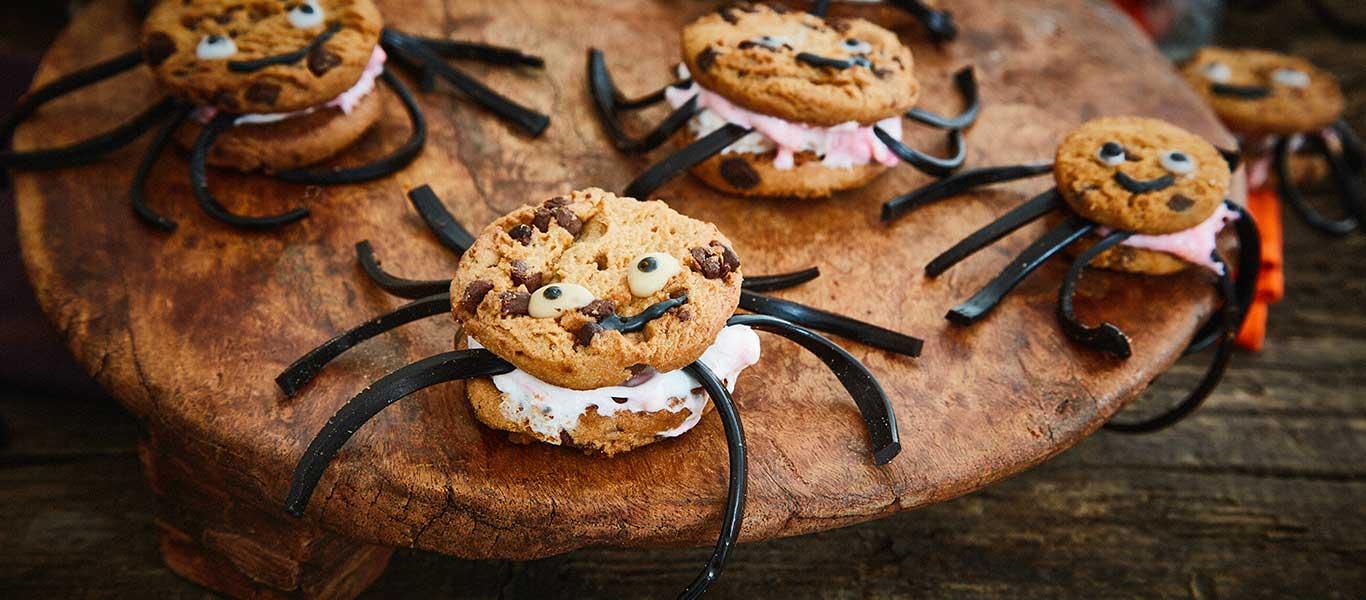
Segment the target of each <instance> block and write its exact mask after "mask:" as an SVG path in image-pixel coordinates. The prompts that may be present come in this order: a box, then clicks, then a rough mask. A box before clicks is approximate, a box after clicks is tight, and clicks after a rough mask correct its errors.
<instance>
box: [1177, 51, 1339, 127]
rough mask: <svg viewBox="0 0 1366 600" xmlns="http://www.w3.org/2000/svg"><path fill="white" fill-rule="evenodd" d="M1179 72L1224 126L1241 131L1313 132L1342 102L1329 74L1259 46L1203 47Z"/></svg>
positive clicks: (1334, 115) (1327, 122) (1336, 113)
mask: <svg viewBox="0 0 1366 600" xmlns="http://www.w3.org/2000/svg"><path fill="white" fill-rule="evenodd" d="M1182 74H1183V75H1184V76H1185V77H1186V80H1187V81H1189V82H1190V84H1191V85H1192V86H1193V87H1195V89H1196V90H1197V91H1199V92H1200V94H1201V95H1202V96H1204V98H1205V101H1206V102H1208V103H1209V105H1210V106H1211V107H1213V108H1214V111H1215V112H1216V113H1218V115H1219V118H1220V119H1221V120H1223V121H1224V123H1225V124H1226V125H1228V126H1229V128H1231V129H1233V130H1234V131H1236V132H1238V133H1243V134H1249V135H1261V134H1268V133H1270V134H1281V135H1288V134H1292V133H1299V132H1308V131H1316V130H1319V129H1322V128H1324V127H1327V126H1328V125H1331V124H1332V123H1333V122H1334V121H1336V120H1337V119H1338V118H1339V117H1341V116H1342V112H1343V110H1344V108H1345V106H1346V104H1345V103H1346V101H1345V99H1344V98H1343V95H1342V88H1341V86H1340V85H1338V81H1337V78H1335V77H1333V75H1332V74H1330V73H1328V72H1327V71H1324V70H1322V69H1319V68H1317V67H1315V66H1314V65H1313V64H1311V63H1310V62H1309V61H1307V60H1304V59H1301V58H1297V57H1294V56H1287V55H1285V54H1278V53H1275V52H1268V51H1265V50H1255V49H1227V48H1203V49H1201V50H1200V51H1199V52H1197V53H1196V54H1195V56H1194V57H1193V58H1191V60H1190V61H1189V62H1188V63H1186V65H1185V66H1184V67H1183V68H1182Z"/></svg>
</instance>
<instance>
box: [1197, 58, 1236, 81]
mask: <svg viewBox="0 0 1366 600" xmlns="http://www.w3.org/2000/svg"><path fill="white" fill-rule="evenodd" d="M1201 72H1203V73H1204V74H1205V79H1208V80H1210V81H1213V82H1214V83H1228V80H1230V79H1233V69H1230V68H1228V65H1226V64H1224V63H1221V62H1212V63H1209V64H1207V65H1205V68H1203V69H1201Z"/></svg>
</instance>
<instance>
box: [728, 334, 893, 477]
mask: <svg viewBox="0 0 1366 600" xmlns="http://www.w3.org/2000/svg"><path fill="white" fill-rule="evenodd" d="M726 324H727V325H747V326H749V327H753V328H755V329H758V330H760V331H767V332H769V333H775V334H778V335H781V336H783V337H785V338H787V339H789V340H791V341H793V342H796V343H797V344H799V345H800V346H801V347H803V348H806V349H807V351H809V352H811V353H812V354H815V355H816V357H817V358H819V359H820V360H821V362H823V363H825V366H826V367H827V368H829V369H830V371H831V372H832V373H834V374H835V377H836V378H838V379H839V381H840V384H841V385H843V386H844V389H845V391H847V392H849V395H850V397H852V398H853V400H854V404H855V405H857V406H858V409H859V413H860V414H861V415H862V416H863V423H864V426H865V427H867V429H868V442H869V446H870V448H871V449H872V454H873V463H874V464H878V465H885V464H887V463H888V462H890V461H891V460H892V459H893V458H895V457H896V455H897V454H898V453H900V452H901V435H900V434H899V433H898V431H897V424H896V411H895V409H893V408H892V401H891V400H890V399H888V398H887V393H886V392H884V391H883V390H882V385H881V384H879V383H878V381H877V378H876V377H874V376H873V374H872V372H870V371H869V370H868V367H865V366H864V365H863V363H861V362H859V360H858V359H857V358H854V356H853V355H852V354H849V352H848V351H846V350H845V349H844V348H841V347H839V346H838V345H837V344H835V343H834V342H832V341H830V340H829V339H826V338H825V337H824V336H822V335H820V334H818V333H816V332H814V331H811V330H810V329H807V328H805V327H802V326H800V325H797V324H795V323H791V322H788V321H785V320H783V319H779V318H776V317H770V316H768V315H735V316H733V317H731V318H730V319H727V320H726Z"/></svg>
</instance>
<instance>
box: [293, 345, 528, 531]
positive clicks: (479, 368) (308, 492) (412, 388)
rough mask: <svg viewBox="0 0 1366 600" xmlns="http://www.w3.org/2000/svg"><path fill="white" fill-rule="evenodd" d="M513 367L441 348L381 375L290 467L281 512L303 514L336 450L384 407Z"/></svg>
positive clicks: (477, 352)
mask: <svg viewBox="0 0 1366 600" xmlns="http://www.w3.org/2000/svg"><path fill="white" fill-rule="evenodd" d="M514 368H515V367H513V366H512V363H509V362H507V361H505V360H503V359H501V358H498V357H497V356H496V355H494V354H493V353H492V352H489V351H488V350H485V349H483V348H478V349H473V350H454V351H451V352H444V353H441V354H438V355H436V356H433V357H430V358H424V359H422V360H419V361H417V362H415V363H412V364H410V365H408V366H405V367H403V368H401V369H399V370H397V371H394V372H393V373H390V374H388V375H385V376H384V377H382V378H381V379H380V380H379V381H376V382H375V383H373V384H371V385H370V386H369V387H367V388H365V390H364V391H362V392H361V393H359V394H357V395H356V396H355V397H353V398H351V400H349V401H347V403H346V404H345V405H343V406H342V407H341V408H340V409H339V410H337V412H336V414H334V415H333V416H332V418H330V419H328V420H327V424H325V425H323V427H322V429H321V430H320V431H318V435H316V436H314V438H313V441H312V442H310V443H309V444H308V449H307V450H304V454H303V456H302V457H301V458H300V459H299V464H298V466H296V467H295V468H294V478H293V479H292V480H291V481H290V483H289V494H288V495H287V496H286V497H285V511H286V512H288V513H289V514H291V515H294V516H296V517H298V516H302V515H303V514H304V509H305V508H307V507H308V500H309V498H311V497H312V496H313V490H314V488H316V487H317V485H318V480H319V479H321V478H322V474H323V471H325V470H327V466H328V464H330V463H331V462H332V459H333V458H335V457H336V456H337V452H338V451H339V450H341V448H342V446H344V445H346V442H347V441H348V440H350V439H351V436H352V435H354V434H355V433H356V431H357V430H359V429H360V428H361V427H362V426H363V425H365V424H366V423H368V422H369V421H370V419H373V418H374V417H375V415H378V414H379V413H380V411H382V410H384V409H385V408H388V407H389V405H391V404H393V403H395V402H397V401H399V400H401V399H403V398H404V397H406V396H408V395H409V394H412V393H413V392H416V391H418V390H422V389H425V388H429V387H431V386H434V385H437V384H439V383H445V382H448V381H457V380H461V379H471V378H475V377H488V376H492V375H500V374H502V373H507V372H510V371H512V370H513V369H514Z"/></svg>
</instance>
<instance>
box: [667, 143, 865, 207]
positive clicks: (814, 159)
mask: <svg viewBox="0 0 1366 600" xmlns="http://www.w3.org/2000/svg"><path fill="white" fill-rule="evenodd" d="M773 156H774V153H773V152H769V153H768V154H752V153H744V152H730V153H721V154H717V155H716V156H713V157H711V158H709V159H707V160H705V161H703V162H702V163H701V164H699V165H697V166H695V167H693V168H692V169H691V171H692V173H693V174H694V175H696V176H697V177H698V178H699V179H701V180H702V181H704V182H706V183H707V185H710V186H712V187H714V188H716V189H718V190H721V191H723V192H726V193H729V194H735V195H739V196H758V197H768V198H824V197H827V196H829V195H831V194H834V193H835V192H839V191H843V190H850V189H854V188H859V187H863V186H864V185H866V184H868V182H870V181H872V180H874V179H876V178H877V176H878V175H881V174H882V172H883V171H886V170H887V167H886V166H883V165H882V164H880V163H877V162H869V163H867V164H863V165H856V166H851V167H843V168H831V167H826V166H825V165H822V164H821V160H820V157H818V156H816V155H815V154H814V153H812V152H800V153H798V154H796V155H795V156H794V159H795V161H794V162H795V166H794V167H793V168H791V169H778V168H776V167H774V166H773Z"/></svg>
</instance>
